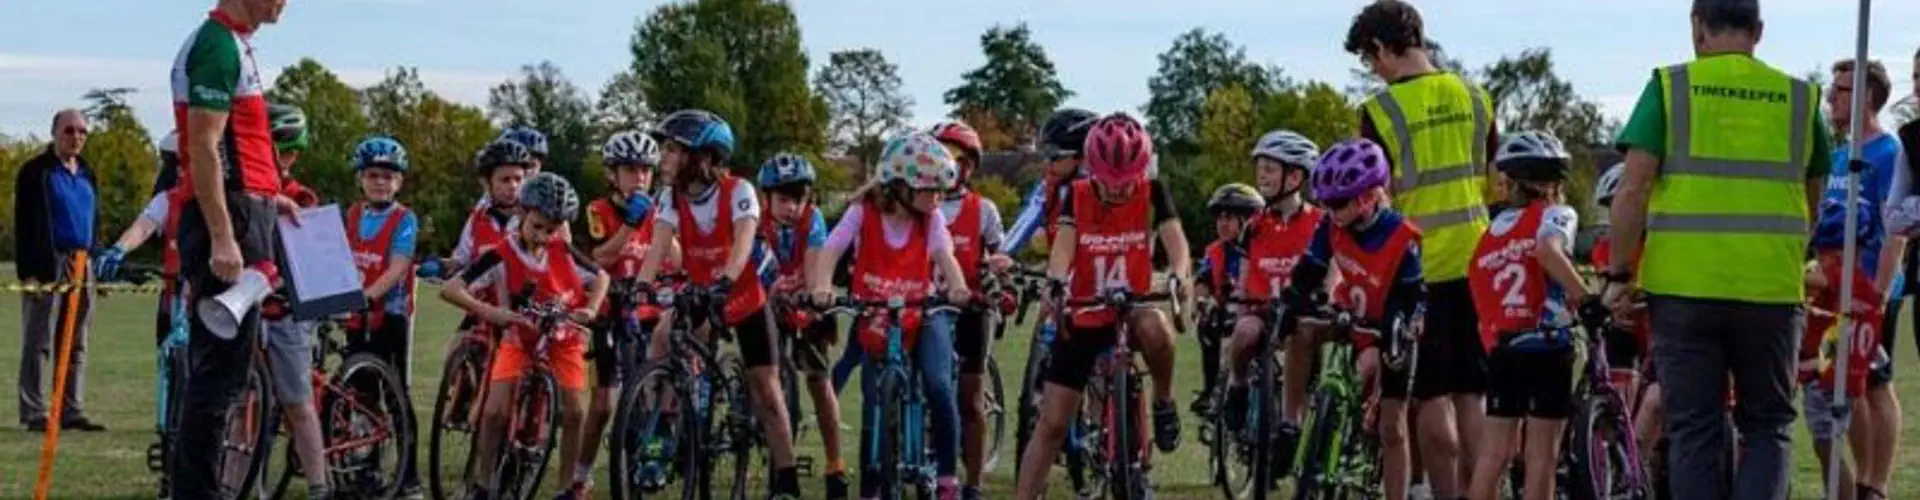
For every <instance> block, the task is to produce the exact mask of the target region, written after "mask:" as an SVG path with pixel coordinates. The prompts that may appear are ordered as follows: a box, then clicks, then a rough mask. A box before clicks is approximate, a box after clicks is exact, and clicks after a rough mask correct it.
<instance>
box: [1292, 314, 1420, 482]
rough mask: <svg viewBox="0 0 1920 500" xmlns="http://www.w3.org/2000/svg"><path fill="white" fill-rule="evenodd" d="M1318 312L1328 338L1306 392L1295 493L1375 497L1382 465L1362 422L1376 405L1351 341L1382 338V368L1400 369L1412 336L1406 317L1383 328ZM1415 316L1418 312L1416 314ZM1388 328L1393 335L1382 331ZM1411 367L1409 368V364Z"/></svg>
mask: <svg viewBox="0 0 1920 500" xmlns="http://www.w3.org/2000/svg"><path fill="white" fill-rule="evenodd" d="M1321 309H1322V312H1323V314H1322V317H1324V318H1327V320H1328V323H1329V324H1330V325H1329V326H1330V327H1329V328H1328V329H1327V335H1330V336H1331V337H1332V341H1330V342H1326V343H1325V344H1324V345H1323V346H1322V347H1321V352H1320V356H1319V357H1318V358H1317V359H1315V365H1316V367H1317V368H1318V369H1316V370H1314V372H1315V373H1317V374H1318V375H1317V376H1316V378H1315V380H1314V381H1313V383H1312V385H1311V387H1312V390H1311V392H1310V393H1309V394H1308V399H1307V402H1308V404H1309V405H1310V406H1308V417H1307V419H1308V420H1307V422H1306V425H1305V426H1304V428H1305V429H1307V432H1306V437H1305V441H1306V446H1303V447H1301V449H1300V452H1299V453H1300V454H1299V456H1298V457H1296V459H1295V463H1298V464H1300V473H1299V475H1298V476H1297V477H1298V480H1297V482H1296V483H1295V485H1294V498H1295V499H1297V500H1308V499H1349V498H1353V499H1378V498H1384V497H1385V496H1386V492H1385V491H1384V490H1383V488H1382V485H1383V484H1384V483H1383V480H1384V477H1383V476H1384V464H1383V462H1382V461H1381V455H1380V438H1379V435H1378V434H1377V433H1376V432H1373V430H1372V429H1370V428H1369V426H1368V425H1366V423H1367V421H1368V419H1367V416H1368V415H1369V414H1370V413H1371V412H1372V411H1373V410H1374V408H1373V407H1372V406H1373V403H1372V402H1371V401H1369V398H1368V397H1367V396H1368V394H1370V393H1371V392H1372V391H1368V388H1366V387H1364V386H1362V383H1363V381H1362V379H1361V374H1360V373H1359V369H1358V366H1359V360H1360V351H1359V350H1358V349H1355V348H1354V346H1353V343H1352V342H1350V341H1349V339H1351V338H1352V337H1355V336H1370V337H1373V338H1375V339H1377V340H1380V341H1382V342H1381V345H1382V347H1381V354H1382V356H1381V360H1382V364H1383V367H1391V368H1394V369H1403V368H1406V367H1407V366H1408V365H1410V364H1411V363H1412V360H1411V352H1412V349H1411V346H1412V341H1411V339H1410V338H1408V337H1407V336H1406V335H1405V334H1404V332H1407V331H1408V329H1407V328H1403V327H1402V325H1404V324H1407V323H1406V318H1404V317H1403V318H1395V320H1394V321H1393V323H1392V324H1393V328H1390V329H1386V330H1384V331H1383V330H1381V329H1378V328H1371V327H1368V326H1365V325H1356V324H1355V319H1354V318H1353V316H1352V315H1351V314H1349V313H1347V312H1346V311H1341V310H1337V309H1334V308H1331V307H1322V308H1321ZM1415 314H1416V315H1418V313H1417V312H1416V313H1415ZM1387 332H1391V333H1393V334H1394V335H1392V336H1391V338H1388V337H1386V336H1385V335H1383V333H1387ZM1409 371H1410V369H1409Z"/></svg>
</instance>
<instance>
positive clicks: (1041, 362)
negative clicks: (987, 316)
mask: <svg viewBox="0 0 1920 500" xmlns="http://www.w3.org/2000/svg"><path fill="white" fill-rule="evenodd" d="M1009 272H1010V273H1011V274H1012V275H1013V276H1014V277H1016V278H1019V279H1022V280H1024V281H1025V283H1024V284H1022V285H1021V286H1019V287H1018V288H1017V293H1016V296H1017V297H1018V298H1017V305H1016V306H1015V310H1016V311H1017V312H1016V313H1015V315H1014V322H1015V323H1026V322H1027V312H1028V311H1030V310H1032V309H1033V308H1032V305H1033V303H1034V302H1035V301H1037V300H1038V299H1039V298H1040V297H1041V295H1043V294H1044V293H1045V291H1044V286H1045V284H1046V283H1047V281H1048V279H1049V278H1048V277H1047V275H1046V273H1043V272H1039V271H1034V270H1029V269H1023V268H1013V269H1010V270H1009ZM1054 319H1055V316H1054V314H1052V313H1051V312H1049V313H1044V314H1043V317H1042V318H1041V320H1040V321H1038V322H1035V323H1034V324H1033V335H1031V336H1029V337H1028V343H1027V366H1026V369H1025V371H1023V372H1022V375H1021V376H1020V398H1019V399H1017V400H1015V402H1014V403H1015V404H1016V405H1017V407H1016V411H1017V412H1018V413H1016V415H1015V418H1016V419H1017V420H1016V421H1015V422H1016V424H1017V425H1018V427H1016V428H1015V429H1014V446H1015V448H1014V470H1016V471H1017V470H1020V464H1021V463H1022V461H1023V460H1026V457H1025V455H1026V450H1027V443H1028V442H1030V441H1031V440H1032V438H1033V426H1034V424H1035V423H1036V422H1038V421H1039V419H1040V394H1041V393H1042V392H1043V391H1042V384H1043V383H1044V381H1043V380H1041V379H1042V377H1043V375H1044V374H1045V373H1046V370H1047V365H1048V364H1049V363H1051V362H1052V360H1053V340H1054V338H1056V337H1058V336H1059V329H1058V328H1057V327H1056V326H1055V323H1054ZM1088 418H1090V416H1089V415H1086V414H1082V415H1079V416H1077V417H1076V418H1074V419H1073V423H1072V424H1070V425H1069V426H1068V427H1067V437H1066V440H1065V441H1064V444H1063V445H1062V446H1061V452H1060V457H1059V458H1057V459H1056V460H1057V463H1059V464H1060V465H1062V466H1064V467H1066V469H1067V480H1068V482H1069V483H1070V484H1072V485H1073V489H1074V491H1082V490H1085V489H1087V486H1088V485H1087V477H1086V476H1087V474H1086V473H1087V446H1086V445H1085V443H1086V441H1087V436H1088V430H1087V429H1088V428H1087V425H1086V423H1087V422H1086V419H1088Z"/></svg>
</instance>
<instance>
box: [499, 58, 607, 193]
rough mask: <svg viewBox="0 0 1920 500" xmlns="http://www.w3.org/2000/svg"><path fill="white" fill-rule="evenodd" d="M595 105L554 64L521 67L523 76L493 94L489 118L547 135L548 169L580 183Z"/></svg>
mask: <svg viewBox="0 0 1920 500" xmlns="http://www.w3.org/2000/svg"><path fill="white" fill-rule="evenodd" d="M592 110H593V105H592V103H590V102H588V101H587V97H586V96H585V95H584V94H582V93H581V92H580V89H579V88H578V87H575V86H574V85H573V82H570V81H568V80H567V77H566V75H564V74H562V73H561V72H560V67H559V66H556V65H554V64H553V62H552V61H541V62H540V63H538V64H529V65H525V66H521V67H520V77H519V78H518V79H513V80H508V81H505V82H501V83H500V84H499V85H495V86H494V87H493V89H492V90H490V91H488V92H487V115H488V117H489V118H492V119H493V120H494V121H495V122H497V123H501V124H503V125H507V126H514V125H519V126H527V127H532V128H533V129H534V130H539V131H541V132H543V133H545V134H547V141H548V148H549V151H550V152H549V153H548V155H547V159H546V161H545V162H544V163H543V167H542V168H544V169H545V170H548V171H551V172H553V173H556V174H560V176H561V177H566V178H567V180H568V181H571V182H573V183H574V184H575V185H579V184H580V183H581V182H582V181H585V180H588V178H587V177H583V176H581V175H580V173H581V172H580V171H581V168H582V167H583V166H584V164H585V163H586V160H587V152H588V151H589V150H591V149H598V148H595V147H593V146H594V144H592V143H593V142H594V141H593V129H592Z"/></svg>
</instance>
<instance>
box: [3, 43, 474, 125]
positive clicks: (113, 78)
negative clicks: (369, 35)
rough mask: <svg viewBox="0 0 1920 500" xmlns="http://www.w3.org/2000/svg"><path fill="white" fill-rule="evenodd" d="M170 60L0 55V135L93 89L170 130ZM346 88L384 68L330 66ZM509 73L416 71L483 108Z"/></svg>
mask: <svg viewBox="0 0 1920 500" xmlns="http://www.w3.org/2000/svg"><path fill="white" fill-rule="evenodd" d="M171 65H172V61H170V60H163V59H151V58H125V57H100V56H71V55H58V54H26V53H6V52H0V81H4V82H7V91H6V92H0V132H5V133H8V134H14V135H23V134H36V135H44V134H45V128H46V126H47V120H48V119H49V117H51V116H52V114H53V112H54V111H56V110H58V109H60V108H64V107H71V106H79V105H83V104H84V103H83V102H82V101H81V100H80V96H81V95H83V94H85V93H86V92H87V91H88V90H90V89H94V88H111V87H129V88H133V89H135V90H136V91H137V93H135V94H134V95H133V96H132V103H131V104H133V106H134V109H135V111H136V112H137V113H138V114H139V117H140V121H141V122H142V123H143V124H145V125H146V126H147V128H148V130H149V131H151V132H153V133H154V134H155V135H161V134H165V133H166V131H167V130H168V129H171V128H172V120H173V117H172V114H171V113H172V111H171V109H172V102H171V91H170V90H169V89H168V86H169V85H170V83H169V80H168V78H169V76H168V74H167V71H168V68H169V67H170V66H171ZM280 69H281V68H280V67H279V66H273V67H270V68H266V69H265V71H264V74H262V75H261V76H262V78H265V79H266V81H268V82H272V81H273V80H274V78H275V77H277V76H279V74H280ZM329 69H331V70H332V71H333V72H334V74H336V75H339V76H340V79H341V80H342V81H344V82H346V83H347V84H348V85H353V86H356V87H359V86H366V85H372V84H374V83H376V82H379V81H380V79H381V78H384V77H385V76H386V72H387V70H385V69H372V68H329ZM511 76H512V75H511V74H510V73H488V72H477V71H463V70H443V69H433V68H421V69H420V80H421V82H423V83H425V84H426V86H427V88H428V89H429V90H432V91H434V92H435V93H438V94H440V95H441V97H445V98H447V99H450V100H453V101H456V102H461V103H465V104H471V105H475V106H485V105H486V103H487V90H488V89H489V88H491V87H492V86H493V85H495V84H498V83H499V82H501V81H503V80H505V79H507V78H509V77H511Z"/></svg>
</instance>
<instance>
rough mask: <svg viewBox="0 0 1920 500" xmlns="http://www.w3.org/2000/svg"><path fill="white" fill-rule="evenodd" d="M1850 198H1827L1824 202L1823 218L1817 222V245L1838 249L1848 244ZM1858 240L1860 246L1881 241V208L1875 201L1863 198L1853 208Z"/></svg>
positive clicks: (1856, 241) (1863, 246)
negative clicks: (1847, 202)
mask: <svg viewBox="0 0 1920 500" xmlns="http://www.w3.org/2000/svg"><path fill="white" fill-rule="evenodd" d="M1846 222H1847V209H1846V202H1844V201H1841V200H1836V199H1827V200H1823V201H1821V202H1820V220H1819V222H1818V223H1817V224H1815V225H1814V226H1813V228H1814V229H1813V241H1812V245H1813V248H1817V249H1835V248H1840V247H1841V246H1842V245H1845V244H1846V235H1847V225H1846ZM1853 224H1854V226H1853V236H1854V244H1856V245H1860V248H1871V247H1877V246H1879V245H1880V233H1881V229H1882V228H1881V226H1880V212H1879V211H1878V210H1874V209H1873V204H1872V203H1869V202H1867V200H1866V198H1861V199H1860V201H1859V202H1857V203H1855V204H1854V210H1853Z"/></svg>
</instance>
